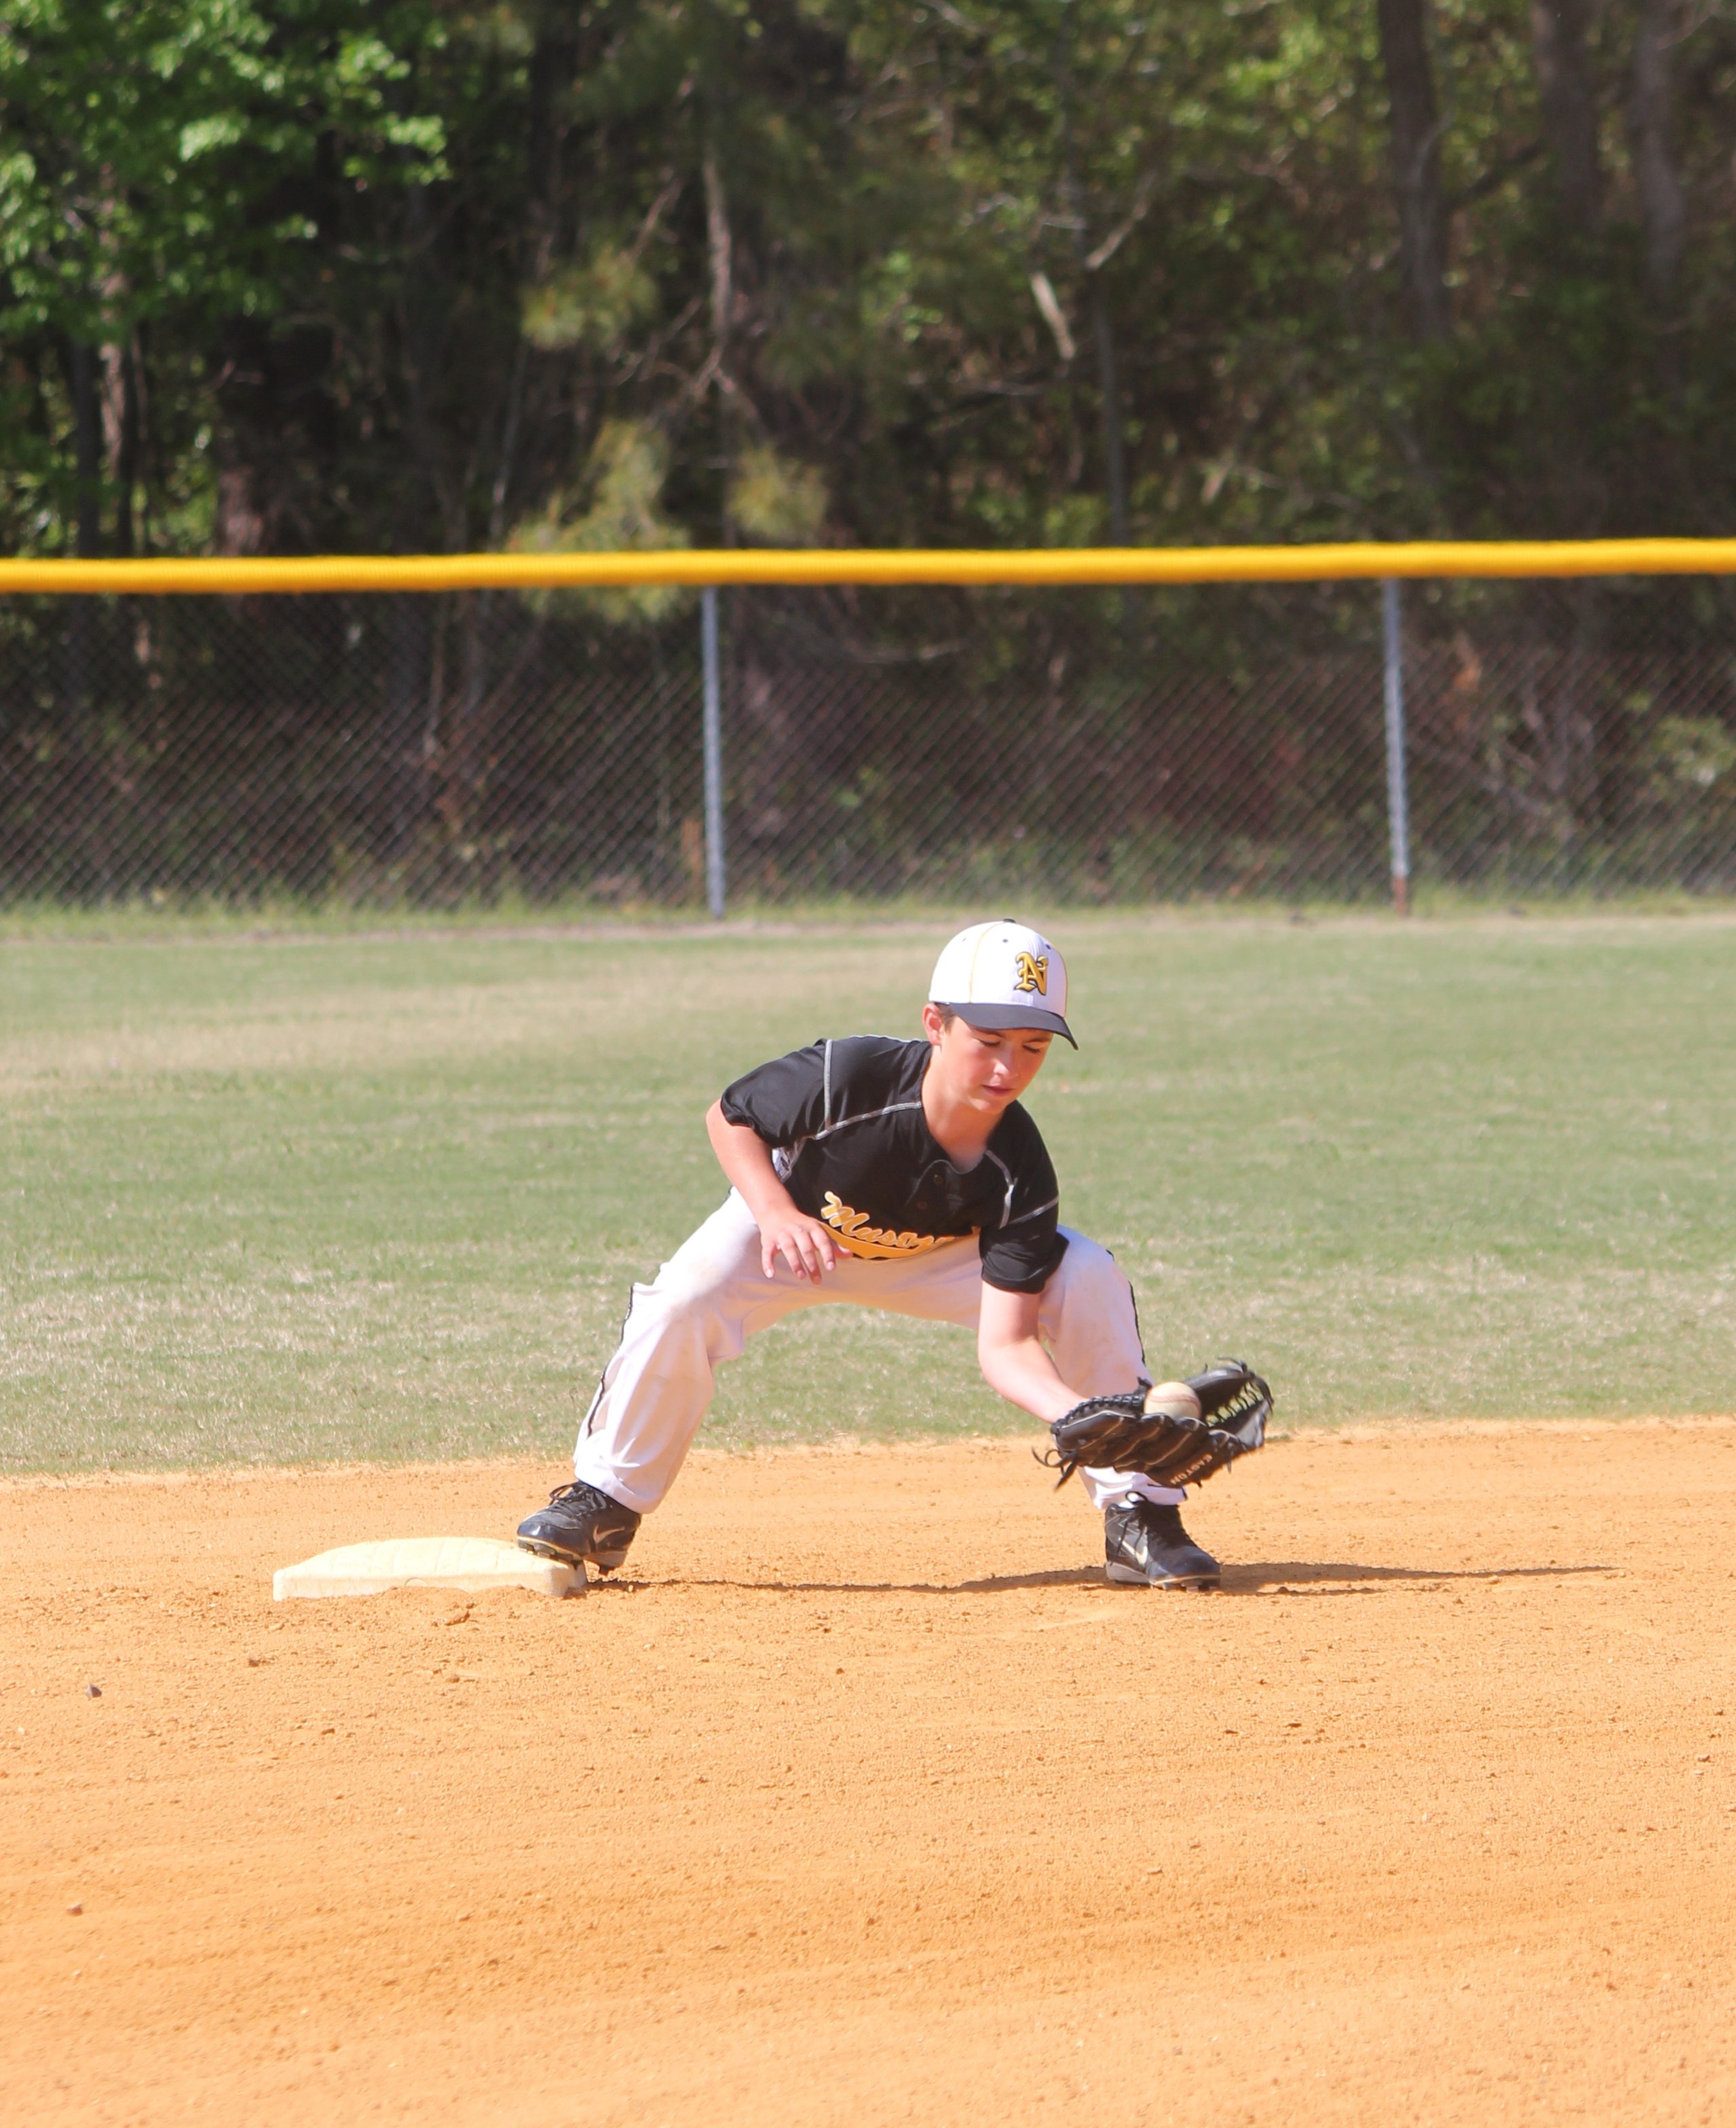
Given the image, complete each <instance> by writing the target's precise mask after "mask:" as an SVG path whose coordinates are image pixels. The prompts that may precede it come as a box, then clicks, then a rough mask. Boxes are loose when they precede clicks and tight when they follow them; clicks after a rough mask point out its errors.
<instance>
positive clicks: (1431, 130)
mask: <svg viewBox="0 0 1736 2128" xmlns="http://www.w3.org/2000/svg"><path fill="white" fill-rule="evenodd" d="M1380 31H1381V57H1382V60H1383V61H1384V62H1385V64H1386V93H1387V97H1388V101H1389V104H1390V107H1391V142H1392V177H1393V184H1394V188H1395V189H1396V192H1397V195H1398V219H1399V247H1400V255H1401V259H1402V260H1403V270H1404V284H1405V312H1406V316H1407V318H1408V321H1409V324H1410V335H1411V338H1412V339H1413V340H1416V341H1417V342H1419V344H1427V343H1428V342H1429V341H1430V340H1445V339H1446V338H1447V337H1448V335H1449V334H1450V333H1451V331H1452V330H1453V317H1452V312H1451V310H1450V308H1449V306H1448V301H1447V217H1446V214H1445V211H1444V209H1443V206H1442V202H1441V135H1442V134H1443V132H1444V131H1446V125H1445V121H1443V118H1442V116H1441V115H1440V106H1439V102H1437V101H1436V98H1435V93H1434V61H1433V59H1431V58H1430V56H1429V0H1380Z"/></svg>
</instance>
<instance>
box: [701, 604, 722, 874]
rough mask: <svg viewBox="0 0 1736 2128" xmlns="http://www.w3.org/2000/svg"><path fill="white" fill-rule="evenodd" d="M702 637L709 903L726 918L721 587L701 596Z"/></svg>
mask: <svg viewBox="0 0 1736 2128" xmlns="http://www.w3.org/2000/svg"><path fill="white" fill-rule="evenodd" d="M699 637H700V644H701V648H702V651H703V653H704V658H705V754H706V905H707V907H708V908H709V909H710V910H711V914H712V915H714V916H721V915H722V914H723V904H724V872H723V689H722V686H721V682H720V681H719V677H718V671H717V587H716V585H715V584H707V585H706V587H705V589H704V590H703V591H701V593H700V594H699Z"/></svg>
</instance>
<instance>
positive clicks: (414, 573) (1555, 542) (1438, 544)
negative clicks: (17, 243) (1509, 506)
mask: <svg viewBox="0 0 1736 2128" xmlns="http://www.w3.org/2000/svg"><path fill="white" fill-rule="evenodd" d="M1731 574H1736V539H1503V540H1449V539H1415V540H1408V541H1404V542H1393V543H1386V542H1382V541H1377V540H1363V541H1358V542H1354V543H1350V544H1344V545H1339V546H1296V547H1044V548H1029V547H1025V548H1015V549H969V548H961V549H943V548H921V547H912V548H907V549H906V548H883V547H882V548H872V547H854V548H851V547H828V548H803V549H777V548H763V547H762V548H752V547H738V548H730V549H710V550H706V549H671V550H668V551H666V552H663V553H638V554H634V553H613V554H532V553H509V554H397V555H364V554H317V555H311V556H304V557H299V558H274V557H270V556H264V555H248V556H245V557H240V558H232V559H226V560H209V561H192V560H189V561H136V562H36V561H3V560H0V594H4V593H7V592H12V593H13V594H15V595H16V594H17V593H21V592H38V593H40V592H44V591H49V592H113V591H119V592H127V593H131V594H132V595H134V596H138V595H140V594H158V593H163V592H176V591H178V592H201V591H202V592H207V593H208V592H213V591H216V592H225V593H228V594H230V595H231V596H235V595H237V594H240V593H243V592H248V593H259V592H265V591H488V590H511V589H519V590H523V589H532V588H538V587H541V588H548V587H556V586H565V587H575V588H585V589H590V588H598V587H620V586H624V585H633V584H692V585H705V584H1008V585H1018V584H1028V585H1043V584H1223V583H1310V582H1325V581H1327V580H1329V579H1338V580H1343V579H1347V578H1355V577H1361V578H1375V577H1640V576H1666V577H1684V576H1728V575H1731Z"/></svg>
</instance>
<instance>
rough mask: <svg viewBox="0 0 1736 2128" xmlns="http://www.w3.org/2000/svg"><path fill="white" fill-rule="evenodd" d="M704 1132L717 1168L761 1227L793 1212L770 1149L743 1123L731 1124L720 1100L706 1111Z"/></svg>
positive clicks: (791, 1201) (756, 1132) (757, 1134)
mask: <svg viewBox="0 0 1736 2128" xmlns="http://www.w3.org/2000/svg"><path fill="white" fill-rule="evenodd" d="M706 1135H707V1137H709V1138H710V1139H711V1150H712V1152H715V1153H716V1156H717V1165H718V1166H720V1167H721V1169H722V1170H723V1171H724V1173H725V1176H727V1177H728V1178H729V1180H730V1182H731V1183H733V1184H734V1185H735V1188H736V1189H737V1190H740V1193H741V1198H742V1202H743V1203H744V1204H745V1205H746V1206H747V1208H748V1209H749V1211H750V1212H751V1213H752V1214H754V1218H756V1219H758V1220H759V1221H760V1222H761V1223H762V1224H763V1223H764V1221H765V1220H766V1219H767V1218H770V1217H773V1216H774V1215H776V1214H779V1213H787V1212H793V1211H794V1210H795V1209H796V1204H795V1200H794V1199H793V1198H792V1196H791V1195H790V1193H789V1191H788V1190H786V1189H785V1188H784V1186H783V1185H782V1182H780V1181H779V1180H778V1171H777V1169H776V1168H774V1167H773V1165H772V1149H771V1147H769V1146H768V1144H767V1143H766V1142H765V1140H764V1139H763V1138H761V1136H760V1135H759V1132H758V1131H755V1130H750V1129H749V1128H748V1126H747V1125H746V1124H745V1123H731V1122H730V1120H729V1119H728V1117H726V1116H725V1114H724V1112H723V1104H722V1103H721V1101H714V1102H713V1103H712V1104H711V1107H710V1108H709V1109H707V1110H706Z"/></svg>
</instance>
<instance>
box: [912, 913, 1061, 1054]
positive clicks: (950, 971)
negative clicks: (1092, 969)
mask: <svg viewBox="0 0 1736 2128" xmlns="http://www.w3.org/2000/svg"><path fill="white" fill-rule="evenodd" d="M928 996H929V1003H930V1005H947V1006H949V1007H950V1008H951V1009H952V1010H953V1011H954V1012H955V1013H957V1014H958V1017H959V1019H962V1020H963V1021H964V1022H965V1024H967V1025H968V1026H970V1027H986V1028H987V1027H1042V1028H1048V1030H1049V1033H1051V1034H1061V1035H1065V1036H1066V1038H1067V1039H1068V1041H1069V1042H1073V1029H1072V1028H1070V1027H1069V1026H1068V1024H1067V1020H1066V1018H1065V1014H1066V1012H1067V963H1066V962H1065V961H1063V959H1062V957H1061V956H1060V954H1059V953H1058V952H1057V951H1056V949H1055V948H1054V947H1053V946H1052V945H1050V943H1049V941H1048V939H1047V938H1044V935H1043V933H1041V932H1040V931H1033V930H1032V929H1031V928H1030V925H1029V924H1015V923H1014V921H1013V919H1011V917H1010V916H1003V917H1001V918H1000V919H998V921H996V922H995V923H993V924H972V926H971V928H970V929H969V930H968V931H961V932H960V933H958V937H957V938H949V939H948V940H947V942H946V944H945V945H944V947H943V948H941V952H940V957H939V960H938V961H936V962H935V979H934V981H932V982H931V983H930V985H929V986H928ZM1078 1046H1079V1045H1078V1043H1077V1042H1073V1047H1074V1048H1075V1049H1077V1047H1078Z"/></svg>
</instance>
